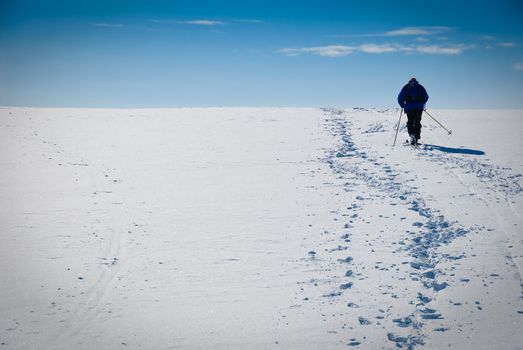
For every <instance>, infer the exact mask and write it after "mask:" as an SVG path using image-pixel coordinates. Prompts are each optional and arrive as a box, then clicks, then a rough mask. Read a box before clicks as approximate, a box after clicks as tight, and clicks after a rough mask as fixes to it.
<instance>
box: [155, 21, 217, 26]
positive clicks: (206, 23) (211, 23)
mask: <svg viewBox="0 0 523 350" xmlns="http://www.w3.org/2000/svg"><path fill="white" fill-rule="evenodd" d="M151 22H154V23H160V24H189V25H196V26H222V25H225V22H222V21H216V20H211V19H193V20H188V21H178V20H168V19H151Z"/></svg>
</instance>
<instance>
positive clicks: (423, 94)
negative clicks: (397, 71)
mask: <svg viewBox="0 0 523 350" xmlns="http://www.w3.org/2000/svg"><path fill="white" fill-rule="evenodd" d="M428 100H429V95H428V94H427V91H426V90H425V88H424V87H423V85H421V84H420V83H418V81H417V80H416V78H412V79H410V80H409V82H408V83H407V84H406V85H405V86H404V87H403V88H402V89H401V91H400V93H399V95H398V103H399V105H400V107H401V108H403V110H404V111H405V113H407V130H408V132H409V136H410V144H411V145H417V144H418V140H419V139H420V138H421V115H422V114H423V110H424V109H425V104H426V103H427V101H428Z"/></svg>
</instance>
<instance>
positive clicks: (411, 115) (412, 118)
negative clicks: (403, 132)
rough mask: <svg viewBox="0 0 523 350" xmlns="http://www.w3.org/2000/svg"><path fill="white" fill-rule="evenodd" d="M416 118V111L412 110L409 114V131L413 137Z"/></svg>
mask: <svg viewBox="0 0 523 350" xmlns="http://www.w3.org/2000/svg"><path fill="white" fill-rule="evenodd" d="M415 125H416V117H415V115H414V111H413V110H410V111H408V112H407V131H408V133H409V135H413V134H414V131H415Z"/></svg>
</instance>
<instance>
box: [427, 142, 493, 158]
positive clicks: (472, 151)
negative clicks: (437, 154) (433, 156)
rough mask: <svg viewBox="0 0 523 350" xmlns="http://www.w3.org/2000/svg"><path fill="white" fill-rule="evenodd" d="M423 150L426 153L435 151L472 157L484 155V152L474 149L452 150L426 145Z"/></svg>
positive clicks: (450, 148)
mask: <svg viewBox="0 0 523 350" xmlns="http://www.w3.org/2000/svg"><path fill="white" fill-rule="evenodd" d="M423 149H426V150H428V151H432V150H437V151H441V152H445V153H459V154H471V155H474V156H482V155H484V154H485V152H483V151H480V150H476V149H469V148H452V147H444V146H438V145H428V144H425V145H424V147H423Z"/></svg>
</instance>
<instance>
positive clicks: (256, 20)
mask: <svg viewBox="0 0 523 350" xmlns="http://www.w3.org/2000/svg"><path fill="white" fill-rule="evenodd" d="M236 21H237V22H241V23H252V24H261V23H265V22H263V21H262V20H259V19H238V20H236Z"/></svg>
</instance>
